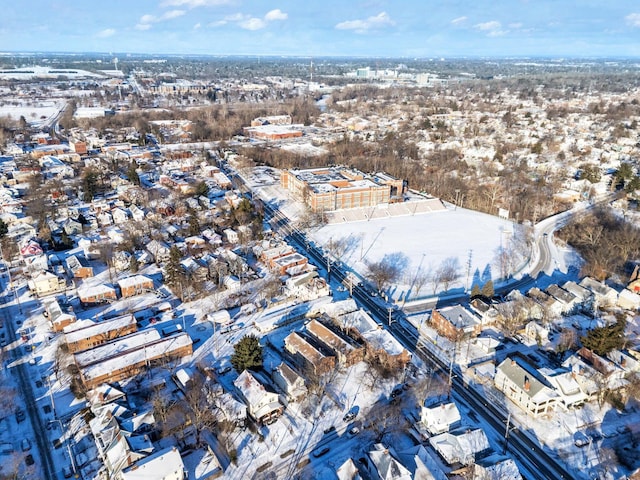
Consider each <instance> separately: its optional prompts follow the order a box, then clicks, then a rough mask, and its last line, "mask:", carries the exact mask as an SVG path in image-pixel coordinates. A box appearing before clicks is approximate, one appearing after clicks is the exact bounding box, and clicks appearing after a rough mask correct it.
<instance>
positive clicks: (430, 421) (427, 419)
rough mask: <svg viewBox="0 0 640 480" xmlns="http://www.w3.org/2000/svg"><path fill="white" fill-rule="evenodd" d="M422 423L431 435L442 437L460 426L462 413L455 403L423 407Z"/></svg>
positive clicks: (421, 413)
mask: <svg viewBox="0 0 640 480" xmlns="http://www.w3.org/2000/svg"><path fill="white" fill-rule="evenodd" d="M420 421H421V422H422V423H423V425H424V426H425V428H426V429H427V430H428V432H429V433H430V434H431V435H440V434H441V433H444V432H448V431H449V430H451V429H452V428H455V427H458V426H459V425H460V421H461V417H460V411H459V410H458V407H457V406H456V404H455V403H453V402H449V403H442V404H440V405H433V406H430V407H426V406H423V407H422V409H421V412H420Z"/></svg>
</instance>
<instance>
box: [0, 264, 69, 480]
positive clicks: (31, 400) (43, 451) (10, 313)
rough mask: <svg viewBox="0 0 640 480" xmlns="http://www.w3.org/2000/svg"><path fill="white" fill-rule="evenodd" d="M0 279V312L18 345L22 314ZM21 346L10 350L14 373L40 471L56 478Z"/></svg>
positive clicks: (49, 479)
mask: <svg viewBox="0 0 640 480" xmlns="http://www.w3.org/2000/svg"><path fill="white" fill-rule="evenodd" d="M0 281H1V283H2V288H3V291H4V295H3V296H2V298H1V299H0V301H1V302H2V306H1V307H0V310H1V311H2V313H0V315H2V319H3V322H4V324H5V325H6V329H7V335H8V340H9V344H12V345H16V338H17V335H16V330H15V321H16V319H18V318H21V317H22V315H19V314H18V312H17V309H18V307H16V306H15V305H13V304H12V301H11V292H10V290H9V289H8V288H7V287H6V286H7V283H8V282H7V279H6V278H5V276H4V275H2V277H1V279H0ZM20 347H21V344H20V346H17V347H16V348H13V349H11V350H10V351H11V356H12V359H13V366H12V367H11V369H12V371H13V372H14V374H15V373H17V375H16V376H17V380H18V385H19V387H20V392H21V393H22V397H23V399H24V402H25V405H26V410H27V418H28V419H29V421H30V422H31V427H32V430H33V433H34V435H35V440H36V446H37V447H38V453H39V454H40V455H39V456H40V460H41V465H40V468H41V470H40V471H41V472H42V474H43V475H44V478H45V479H46V480H56V478H57V477H56V474H55V466H54V462H53V458H52V456H51V451H50V449H49V441H48V438H47V433H46V430H45V429H44V428H43V426H42V420H41V419H40V413H39V412H38V406H37V404H36V400H35V396H34V394H33V387H32V385H31V381H30V372H29V371H28V363H26V362H19V361H17V360H18V359H20V357H21V355H20V352H19V349H20Z"/></svg>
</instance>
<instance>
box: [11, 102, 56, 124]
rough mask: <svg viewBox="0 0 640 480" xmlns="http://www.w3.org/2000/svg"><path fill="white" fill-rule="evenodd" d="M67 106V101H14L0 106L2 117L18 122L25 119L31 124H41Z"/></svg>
mask: <svg viewBox="0 0 640 480" xmlns="http://www.w3.org/2000/svg"><path fill="white" fill-rule="evenodd" d="M65 104H66V101H65V100H57V101H53V100H39V101H24V100H17V99H14V100H12V101H11V102H10V103H9V102H5V103H3V104H1V105H0V117H10V118H11V119H12V120H18V119H19V118H20V117H24V118H25V120H26V121H27V122H28V123H30V124H39V123H42V121H44V120H46V119H47V118H50V117H52V116H53V115H55V114H56V113H58V112H59V111H60V110H61V109H62V108H63V107H64V105H65Z"/></svg>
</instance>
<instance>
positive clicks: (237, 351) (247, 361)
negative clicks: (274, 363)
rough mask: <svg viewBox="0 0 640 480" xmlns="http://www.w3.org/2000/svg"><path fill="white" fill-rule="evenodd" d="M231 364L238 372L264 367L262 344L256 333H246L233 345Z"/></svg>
mask: <svg viewBox="0 0 640 480" xmlns="http://www.w3.org/2000/svg"><path fill="white" fill-rule="evenodd" d="M231 365H233V368H234V369H235V370H236V372H238V373H242V372H243V371H244V370H247V369H250V370H256V369H259V368H261V367H262V346H261V345H260V340H259V339H258V337H256V336H255V335H245V336H244V337H242V338H241V339H240V341H239V342H238V343H236V344H235V345H234V346H233V354H232V355H231Z"/></svg>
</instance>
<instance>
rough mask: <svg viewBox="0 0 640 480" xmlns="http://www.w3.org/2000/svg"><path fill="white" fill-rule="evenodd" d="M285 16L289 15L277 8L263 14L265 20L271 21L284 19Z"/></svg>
mask: <svg viewBox="0 0 640 480" xmlns="http://www.w3.org/2000/svg"><path fill="white" fill-rule="evenodd" d="M287 18H289V15H287V14H286V13H284V12H283V11H282V10H280V9H279V8H276V9H275V10H271V11H270V12H267V14H266V15H265V16H264V19H265V20H266V21H267V22H272V21H274V20H286V19H287Z"/></svg>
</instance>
